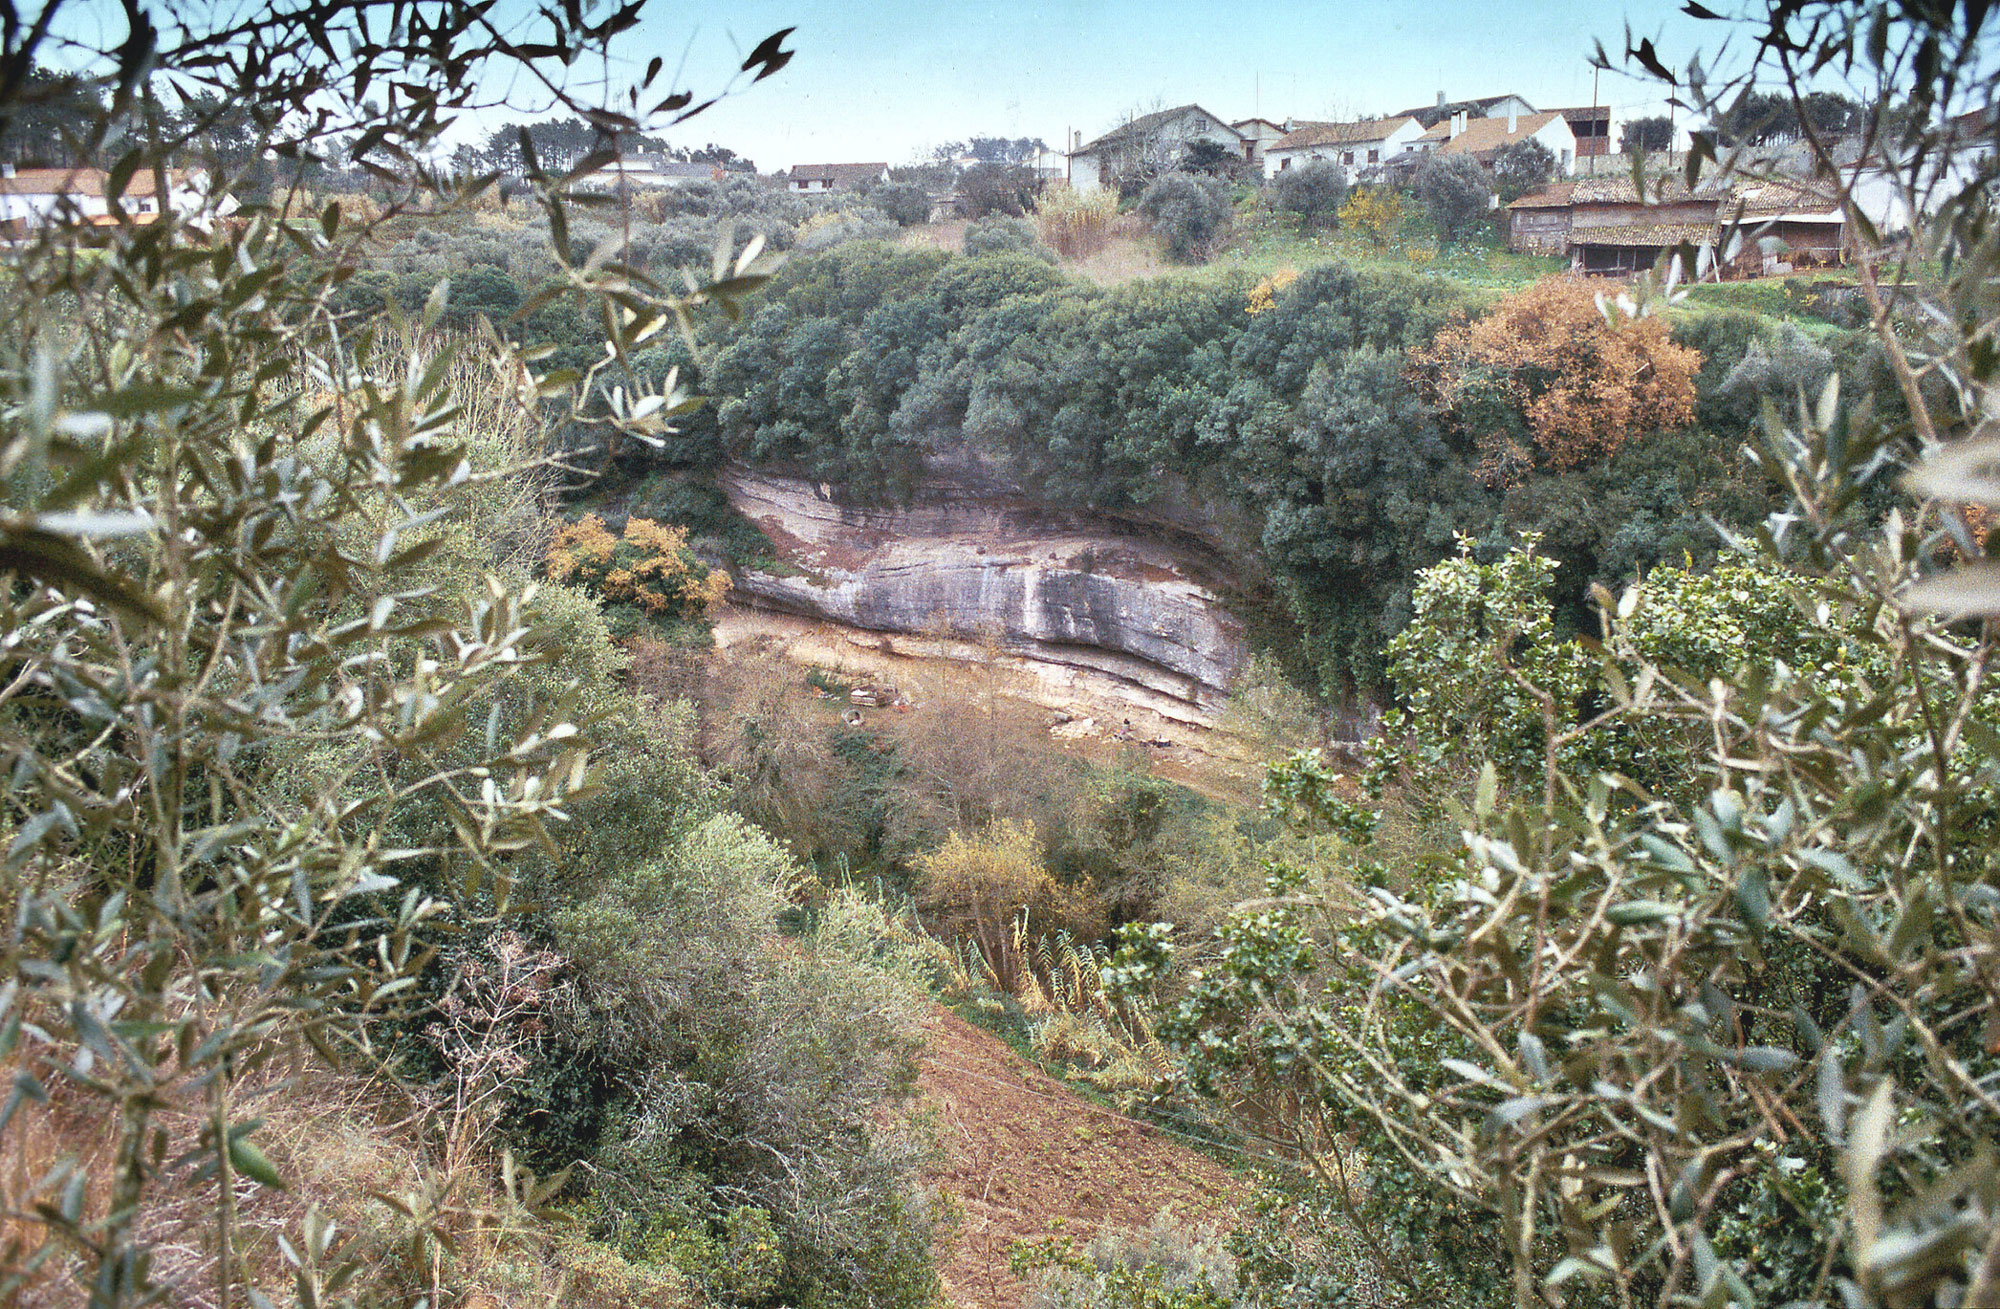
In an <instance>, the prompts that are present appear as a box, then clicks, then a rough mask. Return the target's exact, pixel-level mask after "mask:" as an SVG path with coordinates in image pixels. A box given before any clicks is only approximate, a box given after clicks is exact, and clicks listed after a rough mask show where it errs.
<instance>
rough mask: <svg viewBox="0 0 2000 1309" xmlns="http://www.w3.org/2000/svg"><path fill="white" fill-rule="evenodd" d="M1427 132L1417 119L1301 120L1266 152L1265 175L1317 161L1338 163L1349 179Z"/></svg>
mask: <svg viewBox="0 0 2000 1309" xmlns="http://www.w3.org/2000/svg"><path fill="white" fill-rule="evenodd" d="M1423 134H1424V129H1423V125H1422V124H1421V123H1419V122H1418V121H1417V120H1416V119H1414V118H1380V119H1373V120H1369V121H1366V122H1359V123H1301V124H1298V125H1297V127H1296V128H1295V129H1294V130H1292V131H1290V132H1287V133H1286V134H1285V135H1284V136H1282V137H1279V138H1278V139H1277V140H1276V141H1274V142H1272V143H1271V145H1270V146H1268V147H1266V149H1265V151H1264V176H1266V177H1276V176H1277V175H1278V174H1279V173H1282V172H1286V171H1288V170H1290V169H1293V168H1302V167H1304V166H1305V165H1307V164H1309V163H1312V162H1314V161H1315V160H1325V161H1326V162H1327V163H1330V164H1335V165H1338V166H1339V168H1340V169H1341V172H1342V173H1343V174H1344V175H1345V176H1346V178H1347V179H1348V180H1349V181H1353V180H1354V176H1355V174H1356V173H1359V172H1361V171H1364V170H1366V169H1368V168H1371V167H1375V166H1378V165H1381V164H1385V163H1387V162H1389V161H1390V160H1391V159H1394V158H1395V157H1396V156H1398V155H1401V154H1405V153H1407V152H1408V151H1409V149H1410V147H1411V145H1412V144H1413V143H1414V142H1416V141H1417V140H1418V138H1420V137H1422V136H1423Z"/></svg>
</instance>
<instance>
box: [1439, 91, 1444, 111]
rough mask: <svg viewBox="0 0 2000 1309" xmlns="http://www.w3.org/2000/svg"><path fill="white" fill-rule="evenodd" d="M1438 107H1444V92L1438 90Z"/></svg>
mask: <svg viewBox="0 0 2000 1309" xmlns="http://www.w3.org/2000/svg"><path fill="white" fill-rule="evenodd" d="M1438 108H1440V109H1442V108H1444V92H1442V91H1440V92H1438Z"/></svg>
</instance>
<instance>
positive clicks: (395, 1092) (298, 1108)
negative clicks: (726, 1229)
mask: <svg viewBox="0 0 2000 1309" xmlns="http://www.w3.org/2000/svg"><path fill="white" fill-rule="evenodd" d="M61 1061H62V1062H67V1060H61ZM37 1063H38V1069H37V1071H39V1072H40V1073H41V1074H42V1080H43V1082H44V1083H45V1084H47V1085H48V1087H49V1098H48V1100H47V1102H46V1103H36V1102H33V1101H26V1102H23V1103H22V1104H21V1106H20V1107H19V1109H18V1111H17V1112H16V1114H15V1115H14V1118H13V1120H12V1121H11V1122H10V1123H9V1124H8V1126H7V1128H6V1130H5V1132H4V1133H0V1267H4V1268H5V1270H6V1272H7V1273H9V1274H13V1273H17V1272H21V1273H25V1278H24V1281H23V1282H22V1284H21V1285H20V1286H19V1287H17V1288H16V1289H15V1290H14V1292H13V1293H12V1294H11V1295H9V1296H7V1297H5V1303H6V1304H8V1305H9V1306H10V1309H13V1307H15V1306H18V1307H19V1309H80V1307H81V1306H83V1305H84V1304H86V1303H88V1302H89V1300H90V1286H89V1285H88V1283H87V1281H85V1280H84V1279H85V1278H87V1277H88V1275H89V1271H90V1269H89V1264H88V1262H87V1260H86V1259H85V1257H84V1252H83V1251H81V1250H79V1249H76V1248H74V1247H69V1246H65V1245H63V1244H61V1242H62V1240H63V1238H61V1237H60V1236H56V1235H54V1234H53V1230H52V1228H51V1226H50V1225H48V1224H45V1223H44V1222H43V1221H42V1219H41V1218H40V1216H39V1215H38V1206H48V1205H53V1204H56V1203H58V1202H59V1195H60V1192H61V1191H62V1190H63V1189H64V1187H65V1186H66V1185H67V1184H68V1179H70V1178H72V1177H75V1176H78V1175H82V1176H85V1177H87V1178H88V1182H87V1184H86V1185H85V1186H84V1188H83V1192H82V1203H81V1215H80V1216H81V1221H82V1223H83V1224H84V1226H85V1229H86V1230H88V1227H89V1225H90V1224H92V1223H95V1222H101V1221H102V1220H103V1219H104V1218H105V1216H106V1209H107V1206H108V1203H109V1195H110V1190H111V1180H112V1175H113V1172H114V1170H115V1168H116V1165H117V1162H118V1161H117V1159H116V1158H115V1157H114V1151H115V1149H116V1143H117V1141H118V1139H119V1135H120V1133H119V1123H118V1106H117V1105H116V1104H115V1103H113V1102H110V1101H107V1100H103V1099H99V1098H97V1097H95V1096H92V1095H90V1094H89V1093H88V1092H86V1091H84V1090H83V1089H81V1088H79V1087H77V1086H76V1085H74V1084H73V1083H71V1082H68V1081H66V1080H64V1079H62V1078H60V1077H51V1076H49V1071H50V1070H49V1066H48V1062H47V1061H39V1060H38V1061H37ZM22 1069H23V1060H22V1056H21V1053H20V1052H19V1051H17V1052H16V1053H15V1054H14V1055H11V1056H9V1057H8V1058H6V1059H0V1079H4V1080H5V1081H6V1082H8V1083H12V1081H13V1078H14V1075H15V1074H16V1073H17V1072H20V1071H22ZM171 1071H172V1070H171V1069H169V1070H168V1072H169V1074H171ZM161 1085H162V1086H163V1087H165V1088H168V1089H167V1090H165V1091H164V1092H163V1093H162V1095H161V1097H160V1103H159V1105H158V1107H157V1108H156V1110H155V1112H154V1115H153V1123H154V1125H155V1128H156V1129H157V1131H158V1133H159V1135H158V1137H157V1139H156V1140H155V1142H154V1150H153V1151H149V1158H151V1159H152V1160H153V1162H151V1164H150V1168H151V1174H152V1176H151V1181H150V1184H149V1186H148V1188H147V1193H146V1199H145V1201H144V1203H143V1207H142V1209H141V1212H140V1218H139V1221H138V1224H137V1227H136V1230H135V1232H134V1235H135V1237H136V1238H137V1240H138V1242H139V1243H140V1244H141V1245H143V1246H144V1247H145V1248H146V1249H147V1250H148V1252H149V1255H150V1258H151V1267H150V1270H149V1271H150V1277H151V1279H152V1280H153V1282H154V1283H155V1284H156V1285H157V1286H158V1288H159V1293H160V1294H159V1301H158V1302H159V1303H161V1304H164V1305H170V1306H176V1307H181V1306H185V1307H186V1309H221V1295H220V1294H219V1291H218V1286H217V1272H218V1267H217V1265H218V1259H217V1252H218V1249H219V1244H218V1231H219V1229H218V1223H217V1214H218V1211H219V1210H220V1208H221V1200H222V1195H221V1192H220V1189H219V1187H218V1184H217V1182H216V1180H215V1178H214V1176H213V1175H212V1172H211V1171H210V1170H209V1169H208V1168H206V1167H205V1166H204V1165H206V1164H207V1163H208V1162H209V1159H210V1152H208V1151H206V1150H204V1149H202V1148H201V1136H202V1128H203V1126H204V1124H205V1122H206V1121H207V1119H208V1115H209V1113H210V1112H211V1110H212V1104H211V1103H210V1101H209V1099H208V1096H207V1094H206V1092H205V1091H204V1090H202V1089H199V1088H196V1087H193V1086H191V1085H190V1084H189V1082H187V1081H185V1080H181V1079H177V1078H174V1077H172V1076H171V1075H169V1076H166V1077H163V1078H162V1079H161ZM229 1108H230V1118H231V1120H232V1121H233V1122H235V1123H238V1124H244V1123H251V1122H255V1123H256V1124H257V1126H256V1128H255V1131H254V1135H253V1138H252V1139H253V1140H254V1141H255V1143H256V1144H257V1145H258V1147H259V1148H260V1149H261V1150H262V1151H263V1153H264V1155H265V1156H266V1157H267V1158H268V1159H269V1160H270V1162H271V1164H272V1166H273V1167H274V1168H275V1169H276V1171H277V1172H278V1174H279V1175H280V1176H281V1177H282V1178H283V1179H284V1181H285V1186H284V1188H283V1189H277V1188H272V1187H267V1186H263V1185H260V1184H258V1183H257V1182H255V1181H254V1180H251V1179H250V1178H247V1177H244V1176H242V1175H241V1174H237V1175H236V1176H235V1178H234V1188H233V1189H234V1197H235V1215H234V1221H233V1232H234V1237H233V1240H232V1241H231V1245H230V1248H231V1250H232V1263H233V1265H234V1267H233V1276H232V1278H231V1287H230V1301H229V1303H230V1304H231V1306H242V1305H244V1304H246V1303H247V1300H246V1297H245V1292H246V1291H248V1290H251V1289H254V1290H256V1291H257V1292H259V1293H260V1294H262V1295H264V1296H266V1297H268V1299H269V1300H270V1301H271V1302H273V1303H278V1304H289V1303H292V1302H293V1300H294V1297H295V1290H294V1286H295V1280H294V1279H295V1278H296V1276H297V1270H296V1268H295V1267H294V1265H293V1263H292V1262H291V1260H290V1259H289V1258H288V1256H287V1255H286V1253H285V1249H284V1244H289V1245H290V1247H291V1248H292V1249H293V1250H300V1249H303V1248H305V1239H304V1238H305V1233H306V1230H307V1227H308V1222H309V1220H310V1219H311V1218H313V1217H317V1218H319V1219H325V1220H331V1222H332V1224H333V1228H334V1232H335V1236H334V1239H333V1243H332V1247H331V1249H330V1251H329V1255H328V1258H327V1259H326V1261H325V1263H324V1265H323V1267H326V1268H329V1269H330V1268H332V1267H335V1266H338V1265H340V1264H342V1263H347V1262H352V1263H354V1264H355V1265H356V1266H357V1277H356V1280H355V1282H354V1283H353V1284H352V1285H351V1286H350V1288H349V1289H350V1290H351V1291H354V1292H358V1293H359V1295H360V1298H361V1300H362V1302H363V1303H385V1304H386V1303H401V1304H409V1303H414V1302H416V1301H417V1300H418V1299H420V1298H427V1299H428V1301H429V1303H430V1304H432V1305H434V1306H438V1309H449V1307H450V1306H480V1309H531V1307H535V1309H541V1307H545V1306H554V1305H558V1304H560V1305H565V1306H571V1305H582V1306H586V1309H640V1307H641V1306H660V1305H694V1304H697V1303H699V1300H700V1297H699V1295H698V1294H697V1293H696V1292H694V1291H692V1290H691V1289H690V1288H688V1286H687V1284H686V1283H685V1281H684V1280H682V1279H680V1277H679V1275H678V1274H676V1273H674V1272H673V1270H671V1269H669V1268H657V1269H656V1268H648V1267H642V1266H634V1265H631V1264H628V1263H626V1262H625V1261H624V1260H623V1259H621V1258H620V1257H619V1256H618V1254H617V1252H616V1251H615V1250H612V1249H610V1248H609V1247H605V1246H601V1245H598V1244H596V1243H593V1242H590V1241H587V1240H584V1239H582V1237H581V1236H580V1235H579V1234H577V1233H574V1232H571V1231H569V1230H567V1229H566V1228H563V1227H558V1226H551V1225H549V1224H548V1223H546V1222H543V1221H541V1220H539V1219H536V1218H534V1217H533V1216H532V1215H530V1214H529V1213H528V1212H527V1211H525V1210H523V1209H522V1208H520V1207H519V1205H518V1204H517V1203H516V1201H515V1199H514V1198H513V1197H510V1195H509V1193H508V1189H507V1187H506V1186H505V1185H504V1184H503V1180H502V1174H503V1170H502V1160H501V1159H500V1158H499V1157H498V1156H497V1154H496V1153H495V1152H494V1151H492V1150H490V1149H483V1150H481V1151H479V1152H478V1153H477V1154H476V1155H475V1156H470V1157H465V1158H461V1159H458V1160H456V1161H452V1160H451V1159H450V1155H451V1151H450V1150H449V1149H448V1148H447V1145H448V1140H447V1138H449V1137H450V1136H451V1135H452V1131H451V1128H450V1124H449V1122H448V1121H447V1119H448V1117H449V1115H448V1114H447V1113H441V1112H440V1108H441V1106H439V1105H436V1104H432V1103H430V1102H428V1100H427V1099H426V1098H425V1097H423V1096H421V1095H417V1094H413V1093H412V1092H410V1091H408V1090H405V1089H403V1088H401V1087H398V1086H396V1085H394V1084H392V1083H390V1082H387V1081H385V1080H383V1079H381V1078H377V1077H369V1076H363V1075H360V1074H357V1073H352V1072H346V1071H341V1070H338V1069H333V1068H329V1067H327V1066H325V1065H324V1064H322V1063H320V1062H319V1061H318V1060H317V1059H316V1058H313V1057H311V1056H307V1055H304V1054H301V1055H299V1056H298V1057H297V1058H295V1059H293V1060H291V1061H290V1062H282V1061H279V1060H273V1061H272V1062H270V1063H267V1064H265V1065H263V1066H261V1067H260V1068H258V1069H257V1070H256V1071H255V1072H253V1073H250V1074H248V1075H246V1076H245V1077H243V1078H241V1079H239V1080H238V1081H237V1082H236V1083H235V1084H234V1085H233V1086H232V1087H231V1090H230V1096H229ZM281 1243H284V1244H281ZM44 1247H47V1248H48V1252H47V1254H46V1256H45V1257H42V1258H41V1259H40V1261H39V1263H36V1262H35V1259H36V1254H37V1251H40V1250H42V1249H43V1248H44ZM676 1291H677V1292H678V1293H677V1294H671V1293H672V1292H676Z"/></svg>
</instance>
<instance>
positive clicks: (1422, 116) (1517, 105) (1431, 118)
mask: <svg viewBox="0 0 2000 1309" xmlns="http://www.w3.org/2000/svg"><path fill="white" fill-rule="evenodd" d="M1534 112H1535V107H1534V106H1533V105H1531V104H1529V103H1528V102H1527V101H1526V100H1523V99H1522V98H1521V97H1520V96H1518V95H1489V96H1482V97H1480V98H1479V99H1477V100H1447V99H1445V98H1444V92H1442V91H1440V92H1438V98H1437V103H1436V104H1434V105H1418V106H1417V107H1416V108H1415V109H1405V110H1403V111H1402V112H1401V113H1396V114H1391V115H1390V117H1391V118H1414V119H1416V120H1417V121H1418V122H1419V123H1422V124H1423V125H1424V126H1425V127H1426V128H1432V127H1436V126H1437V125H1438V124H1439V123H1442V122H1443V121H1445V120H1446V119H1447V118H1453V117H1456V116H1457V115H1459V114H1464V115H1465V116H1466V117H1467V118H1505V117H1506V116H1507V115H1508V114H1532V113H1534Z"/></svg>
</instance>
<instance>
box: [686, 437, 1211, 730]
mask: <svg viewBox="0 0 2000 1309" xmlns="http://www.w3.org/2000/svg"><path fill="white" fill-rule="evenodd" d="M722 485H723V488H724V490H725V491H726V492H727V493H728V495H729V498H730V500H731V502H732V503H733V504H734V505H735V506H736V507H737V509H738V510H740V511H741V512H742V513H743V514H744V515H745V516H747V517H748V518H750V519H751V520H752V521H753V522H755V523H757V524H758V526H760V527H761V528H763V529H764V531H765V532H766V534H768V535H769V536H770V537H771V539H772V541H773V542H774V543H775V544H776V546H777V548H778V553H779V556H780V559H781V560H782V564H783V566H782V567H781V568H780V569H778V570H776V571H774V572H760V571H756V570H744V571H742V572H740V573H739V574H738V575H737V577H736V591H735V595H734V597H733V598H734V600H735V602H736V603H737V604H739V605H748V606H751V607H754V608H758V609H762V610H766V611H772V612H776V613H780V614H789V615H794V616H796V617H799V618H803V619H809V620H813V621H817V622H823V623H832V624H838V625H840V626H843V627H847V628H853V629H860V630H861V631H864V632H868V633H879V634H882V637H883V638H884V639H886V640H887V641H889V642H891V643H893V642H895V641H896V640H898V639H902V640H904V641H905V643H906V645H907V643H908V642H911V641H921V642H926V643H929V644H930V646H931V647H932V649H933V651H934V653H940V654H944V655H946V656H947V657H949V656H950V653H951V652H952V651H953V650H957V651H961V652H963V651H965V650H966V649H968V648H969V647H968V644H967V643H968V642H979V641H983V642H986V643H990V644H997V645H998V646H999V648H1000V649H1001V650H1003V651H1005V652H1006V653H1007V654H1008V655H1010V656H1013V657H1014V658H1015V659H1018V660H1021V661H1024V662H1025V663H1026V664H1028V665H1029V666H1031V668H1032V671H1034V672H1035V673H1036V675H1037V676H1039V677H1040V678H1042V679H1043V680H1044V681H1046V682H1048V683H1049V684H1050V686H1051V689H1052V693H1051V695H1050V696H1048V697H1047V698H1049V699H1050V700H1051V701H1052V702H1059V701H1061V700H1062V699H1063V695H1062V694H1061V687H1062V686H1063V685H1064V684H1065V680H1066V679H1067V682H1068V683H1071V684H1074V683H1077V682H1078V681H1079V680H1082V681H1087V682H1089V683H1090V690H1091V691H1092V692H1094V694H1093V695H1092V696H1091V697H1090V698H1092V699H1097V700H1101V699H1103V698H1104V693H1105V692H1106V691H1109V692H1110V693H1111V695H1112V697H1113V698H1123V699H1126V700H1129V701H1130V702H1131V703H1133V704H1135V705H1143V706H1145V707H1147V708H1150V709H1152V710H1154V711H1156V712H1160V713H1162V714H1164V715H1166V716H1168V717H1171V718H1175V719H1179V720H1181V721H1188V722H1199V721H1205V720H1206V718H1207V716H1208V714H1209V713H1210V712H1212V711H1213V710H1214V709H1215V708H1216V707H1218V706H1219V704H1220V703H1221V701H1222V699H1223V697H1224V696H1225V695H1226V694H1227V692H1228V690H1229V687H1230V684H1231V681H1232V680H1233V678H1234V676H1235V673H1236V670H1237V667H1238V665H1239V664H1240V663H1241V662H1242V660H1243V658H1244V654H1245V651H1244V641H1243V627H1242V624H1241V623H1240V622H1239V621H1238V620H1237V619H1236V618H1235V617H1234V616H1233V615H1232V614H1231V613H1230V612H1229V611H1228V609H1227V608H1226V607H1225V606H1224V604H1223V603H1222V601H1221V599H1220V597H1219V594H1218V591H1219V584H1218V583H1219V577H1220V575H1221V574H1222V573H1223V570H1224V569H1225V568H1226V565H1225V564H1223V563H1222V561H1221V560H1220V559H1219V557H1217V556H1215V555H1214V554H1213V552H1211V551H1209V550H1207V549H1205V547H1204V546H1203V544H1202V543H1201V542H1200V541H1199V539H1197V538H1194V537H1192V536H1191V535H1190V534H1188V533H1186V532H1183V531H1177V530H1174V529H1171V528H1165V527H1149V526H1146V525H1142V524H1138V523H1134V522H1131V521H1124V522H1121V521H1118V520H1114V519H1109V518H1105V517H1101V516H1093V515H1087V514H1076V513H1051V512H1049V511H1046V510H1040V509H1037V508H1034V507H1032V506H1031V505H1030V504H1029V503H1028V501H1027V500H1026V499H1025V498H1023V497H1021V496H1019V495H1017V494H1012V493H1010V492H1009V491H1008V489H1007V488H1005V487H1004V486H998V485H995V484H992V483H990V482H984V483H983V482H981V481H980V480H979V479H975V478H967V477H963V476H960V477H955V478H954V477H943V478H939V479H936V480H934V481H933V482H931V483H930V484H927V485H926V486H925V487H924V488H923V489H922V491H921V492H920V493H919V494H918V496H917V497H915V501H914V503H913V504H912V505H911V506H910V507H908V508H893V507H881V506H862V505H847V504H841V503H839V502H837V501H836V500H834V499H832V498H831V497H830V495H829V494H828V492H827V490H826V488H824V487H821V486H817V485H815V484H813V483H811V482H806V481H801V480H798V479H793V478H783V477H774V476H771V475H768V474H765V473H759V472H753V471H750V470H747V469H732V470H730V471H729V472H728V473H727V474H725V476H724V477H723V479H722ZM885 648H887V647H885Z"/></svg>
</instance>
